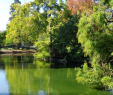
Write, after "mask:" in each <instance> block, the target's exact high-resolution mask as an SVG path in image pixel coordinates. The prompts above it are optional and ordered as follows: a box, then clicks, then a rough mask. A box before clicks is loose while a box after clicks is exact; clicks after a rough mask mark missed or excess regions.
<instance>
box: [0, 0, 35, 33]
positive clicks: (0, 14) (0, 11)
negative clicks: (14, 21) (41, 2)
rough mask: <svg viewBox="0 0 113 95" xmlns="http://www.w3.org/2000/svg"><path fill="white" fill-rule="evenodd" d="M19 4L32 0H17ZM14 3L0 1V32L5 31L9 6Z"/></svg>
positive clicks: (12, 0) (11, 0)
mask: <svg viewBox="0 0 113 95" xmlns="http://www.w3.org/2000/svg"><path fill="white" fill-rule="evenodd" d="M19 1H21V4H24V3H28V2H30V1H34V0H19ZM13 2H14V0H0V30H1V31H3V30H6V25H7V24H8V23H9V21H8V20H9V17H10V14H9V12H10V5H11V4H12V3H13Z"/></svg>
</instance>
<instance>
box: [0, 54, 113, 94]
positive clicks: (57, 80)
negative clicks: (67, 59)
mask: <svg viewBox="0 0 113 95" xmlns="http://www.w3.org/2000/svg"><path fill="white" fill-rule="evenodd" d="M70 64H71V63H70ZM52 65H53V64H52ZM75 75H76V72H75V70H74V68H51V63H47V62H41V61H38V60H35V61H34V57H33V55H32V54H24V55H22V54H20V55H19V54H17V55H0V95H112V93H113V92H110V91H101V90H96V89H92V88H90V87H89V86H88V85H86V84H84V85H83V84H81V83H78V82H77V81H76V80H75Z"/></svg>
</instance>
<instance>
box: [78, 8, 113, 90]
mask: <svg viewBox="0 0 113 95" xmlns="http://www.w3.org/2000/svg"><path fill="white" fill-rule="evenodd" d="M110 13H111V12H110ZM107 19H110V16H109V15H108V13H107V12H105V9H104V8H103V7H102V8H99V9H98V11H95V12H93V13H92V14H91V15H89V16H87V15H86V14H85V13H84V14H82V17H81V19H80V21H79V24H78V27H79V30H78V33H77V37H78V41H79V43H81V45H82V48H83V51H84V53H85V55H88V56H89V57H90V63H91V66H92V68H89V67H88V66H87V63H85V64H84V66H83V70H81V69H79V71H78V74H77V80H78V81H81V82H86V83H89V84H91V86H93V87H96V88H105V89H108V88H113V83H112V76H113V74H112V72H113V71H112V68H111V66H110V62H111V60H110V58H111V59H112V52H113V50H112V48H113V33H112V31H113V29H112V27H113V24H110V23H108V20H107Z"/></svg>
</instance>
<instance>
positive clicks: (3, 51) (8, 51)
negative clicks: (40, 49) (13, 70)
mask: <svg viewBox="0 0 113 95" xmlns="http://www.w3.org/2000/svg"><path fill="white" fill-rule="evenodd" d="M35 52H36V50H0V54H9V53H12V54H15V53H35Z"/></svg>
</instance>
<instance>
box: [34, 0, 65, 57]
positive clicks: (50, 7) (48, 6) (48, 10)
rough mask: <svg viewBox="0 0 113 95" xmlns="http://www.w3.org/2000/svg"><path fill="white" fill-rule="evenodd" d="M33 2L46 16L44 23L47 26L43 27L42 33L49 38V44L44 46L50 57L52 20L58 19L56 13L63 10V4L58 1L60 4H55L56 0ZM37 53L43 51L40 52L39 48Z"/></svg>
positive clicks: (36, 0) (37, 0)
mask: <svg viewBox="0 0 113 95" xmlns="http://www.w3.org/2000/svg"><path fill="white" fill-rule="evenodd" d="M35 2H36V5H37V6H39V8H42V9H43V11H44V12H43V13H45V14H46V19H45V22H47V24H46V25H47V26H46V27H45V28H46V31H44V32H45V33H46V34H47V35H48V37H49V43H48V42H47V44H46V45H48V47H49V50H48V49H46V52H49V56H51V53H52V37H51V34H52V32H53V28H54V22H53V20H55V18H57V17H58V14H57V12H58V11H61V9H63V6H64V4H63V3H62V2H61V1H60V4H58V3H56V2H57V0H45V1H40V0H35ZM56 22H58V21H56ZM44 32H43V33H44ZM41 35H42V33H41ZM40 42H41V41H40ZM40 42H39V43H40ZM43 42H44V41H42V43H43ZM45 43H46V42H45ZM39 46H40V45H39ZM39 46H38V47H39ZM46 47H47V46H46ZM46 47H45V48H46ZM47 50H48V51H47ZM39 51H43V49H42V48H41V50H40V47H39ZM38 53H39V52H38ZM47 54H48V53H47ZM38 57H39V56H38Z"/></svg>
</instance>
